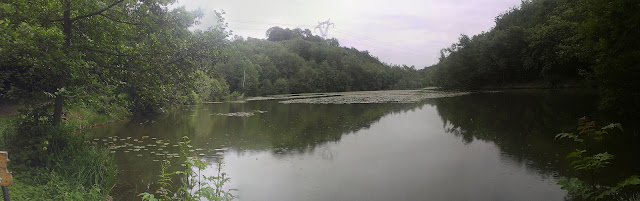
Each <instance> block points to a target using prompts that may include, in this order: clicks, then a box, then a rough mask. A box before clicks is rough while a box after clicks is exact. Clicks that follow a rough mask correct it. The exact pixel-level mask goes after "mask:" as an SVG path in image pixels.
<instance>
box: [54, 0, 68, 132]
mask: <svg viewBox="0 0 640 201" xmlns="http://www.w3.org/2000/svg"><path fill="white" fill-rule="evenodd" d="M64 6H65V10H64V16H63V21H62V31H63V33H64V47H63V48H64V49H63V50H64V53H65V54H66V56H67V58H69V48H70V47H71V34H72V33H71V23H72V22H71V1H70V0H65V1H64ZM62 65H68V63H63V64H62ZM58 74H59V75H60V76H59V77H58V79H59V80H58V84H57V85H58V86H57V88H58V93H57V94H56V100H55V102H54V108H53V125H54V126H58V125H60V122H61V121H62V105H64V95H63V94H62V93H63V91H62V90H61V89H62V88H64V85H65V83H66V78H67V77H66V76H67V69H65V66H61V67H60V69H59V71H58Z"/></svg>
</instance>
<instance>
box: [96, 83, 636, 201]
mask: <svg viewBox="0 0 640 201" xmlns="http://www.w3.org/2000/svg"><path fill="white" fill-rule="evenodd" d="M596 106H597V102H596V97H595V96H594V95H593V93H589V92H575V91H574V92H567V91H543V90H527V91H511V92H501V93H480V94H472V95H467V96H461V97H453V98H443V99H433V100H428V101H425V102H421V103H415V104H347V105H311V104H279V103H277V102H276V101H251V102H247V103H222V104H202V105H196V106H185V107H182V108H180V109H178V110H176V111H172V112H170V113H168V114H167V115H165V116H162V117H157V118H152V119H145V120H134V121H131V122H121V123H117V124H113V125H109V126H107V127H103V128H98V129H95V131H94V132H95V133H94V134H93V135H95V138H96V140H95V141H96V142H98V144H101V145H102V144H106V145H113V144H116V145H124V147H123V148H119V149H115V150H114V151H115V156H116V160H117V164H118V168H119V170H120V171H121V172H120V175H119V178H120V184H119V185H118V186H117V187H116V189H115V191H116V192H118V193H119V194H121V195H120V196H121V197H120V198H119V199H122V200H129V199H134V198H135V195H136V194H137V193H139V192H153V191H155V188H157V186H156V185H155V180H157V175H158V174H159V172H160V162H158V161H159V160H162V159H165V158H167V155H166V154H169V155H170V156H169V158H170V159H171V161H172V164H173V166H172V168H174V169H179V168H180V166H179V165H178V164H180V160H179V159H177V158H173V157H171V154H173V153H177V152H178V148H177V147H175V146H174V145H175V144H176V143H177V142H178V141H180V140H181V138H182V136H189V137H190V138H191V140H192V145H193V146H194V147H193V149H192V151H193V152H191V153H193V154H194V155H195V154H197V155H201V156H202V158H203V159H205V160H207V161H209V162H212V163H213V164H214V165H213V166H211V167H210V168H208V169H207V171H206V174H209V175H214V174H217V173H218V167H217V165H215V163H216V159H218V158H222V159H221V162H222V168H221V169H222V171H223V172H226V173H227V174H228V176H229V177H230V178H231V182H230V183H228V184H227V185H226V188H235V189H239V191H238V192H236V194H237V195H238V196H239V197H240V200H274V201H276V200H319V201H325V200H564V199H565V197H566V195H567V193H566V192H565V191H564V190H562V189H560V187H559V186H558V185H557V184H556V182H557V180H558V178H559V177H560V176H574V175H572V174H571V173H570V172H569V171H567V170H568V169H569V168H568V164H567V162H566V161H565V160H564V158H565V155H566V154H567V153H568V152H570V150H572V149H573V148H572V147H571V146H569V145H567V144H564V143H563V142H559V141H555V140H554V136H555V134H556V133H558V132H561V131H571V129H573V128H575V125H576V120H577V119H578V118H580V117H582V116H585V115H589V116H591V115H594V114H593V110H594V108H595V107H596ZM256 110H260V111H266V112H264V113H259V112H256V115H254V116H251V117H227V116H221V115H217V114H218V113H229V112H251V111H256ZM143 136H144V137H143ZM147 136H149V137H147ZM127 137H130V138H129V139H127ZM158 140H161V141H160V142H157V141H158ZM630 163H634V162H630ZM634 164H637V162H635V163H634ZM627 165H629V163H627ZM614 168H615V167H614ZM623 172H624V171H623Z"/></svg>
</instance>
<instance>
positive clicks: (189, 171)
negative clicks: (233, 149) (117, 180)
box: [139, 136, 236, 201]
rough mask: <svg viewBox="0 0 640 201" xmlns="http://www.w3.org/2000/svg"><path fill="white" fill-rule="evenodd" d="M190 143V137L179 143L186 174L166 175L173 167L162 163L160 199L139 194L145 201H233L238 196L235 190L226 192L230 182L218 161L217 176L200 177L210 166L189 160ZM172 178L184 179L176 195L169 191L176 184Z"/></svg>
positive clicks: (174, 173) (196, 158)
mask: <svg viewBox="0 0 640 201" xmlns="http://www.w3.org/2000/svg"><path fill="white" fill-rule="evenodd" d="M191 147H192V146H191V140H190V139H189V137H187V136H184V137H183V141H182V142H180V150H181V155H182V157H184V160H185V166H184V168H185V169H184V171H175V172H167V170H168V168H169V166H170V165H171V163H170V162H169V161H168V160H165V161H163V163H162V172H161V174H160V176H159V177H160V179H158V183H159V184H160V186H161V187H160V188H159V189H158V190H157V191H156V193H157V195H158V198H156V197H155V195H154V194H151V193H148V192H145V193H141V194H139V196H140V197H141V198H142V200H146V201H156V200H194V201H195V200H216V201H227V200H233V199H235V198H236V196H235V195H234V194H233V193H232V191H235V189H229V190H226V191H225V190H223V189H222V188H223V186H224V184H225V183H228V182H229V178H228V177H226V173H224V172H221V169H220V168H221V167H222V162H221V160H220V159H219V160H218V175H217V176H206V175H203V174H201V171H203V170H205V169H206V168H207V167H208V166H209V165H211V164H209V163H207V162H205V161H203V160H201V159H200V158H199V157H198V156H190V155H191V154H190V152H189V151H188V150H189V149H190V148H191ZM172 175H179V176H181V177H185V178H184V179H181V182H182V183H181V185H180V186H179V188H178V190H176V192H171V191H170V190H169V188H170V187H171V184H172V183H173V182H172V180H171V178H170V177H171V176H172Z"/></svg>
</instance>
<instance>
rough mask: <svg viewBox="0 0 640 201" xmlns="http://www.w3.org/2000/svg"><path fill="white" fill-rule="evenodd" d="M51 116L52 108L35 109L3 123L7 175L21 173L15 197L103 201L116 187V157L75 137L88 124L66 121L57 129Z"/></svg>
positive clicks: (0, 130)
mask: <svg viewBox="0 0 640 201" xmlns="http://www.w3.org/2000/svg"><path fill="white" fill-rule="evenodd" d="M50 113H51V111H50V108H46V107H41V108H31V109H28V110H23V111H20V113H19V114H18V115H16V116H13V117H8V118H3V119H2V120H0V121H1V122H2V123H3V124H2V126H0V137H2V142H0V149H1V150H7V151H9V156H10V158H11V160H12V161H11V163H10V164H9V170H11V171H13V172H16V173H17V174H16V177H15V179H14V181H15V185H14V186H12V187H11V192H12V193H11V197H12V198H13V200H105V198H106V197H107V195H108V194H109V192H110V190H111V188H112V187H113V186H114V183H115V175H116V167H115V164H114V160H113V157H112V156H111V155H110V154H109V151H108V150H106V149H101V148H97V147H95V146H93V145H90V144H88V143H85V139H84V135H83V133H77V129H78V125H81V124H80V123H82V124H90V122H84V121H76V122H72V121H69V120H67V121H65V123H63V124H62V125H60V126H56V127H54V126H51V125H52V124H51V116H50V115H49V114H50ZM87 113H90V112H87ZM98 116H100V115H96V116H94V117H92V118H91V119H93V120H95V119H98V118H97V117H98Z"/></svg>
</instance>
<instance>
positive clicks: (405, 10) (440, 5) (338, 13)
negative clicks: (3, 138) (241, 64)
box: [178, 0, 520, 68]
mask: <svg viewBox="0 0 640 201" xmlns="http://www.w3.org/2000/svg"><path fill="white" fill-rule="evenodd" d="M178 4H179V5H182V6H185V7H186V8H187V9H197V8H202V9H204V10H205V12H207V13H211V12H212V11H213V10H217V11H221V10H224V11H225V12H226V15H224V17H225V18H226V21H227V22H228V24H229V28H230V29H231V30H233V33H234V35H241V36H243V37H254V38H265V31H266V30H267V29H268V28H270V27H272V26H280V27H286V28H296V27H300V28H303V29H304V28H307V29H310V30H313V28H314V27H315V26H316V25H317V23H318V22H319V21H325V20H327V19H329V18H331V21H332V22H333V23H335V29H332V28H330V30H329V36H330V37H335V38H337V39H338V40H339V41H340V43H341V45H344V46H348V47H356V48H358V49H360V50H368V51H369V52H370V53H371V54H372V55H374V56H377V57H378V58H380V59H381V60H382V61H383V62H386V63H393V64H407V65H415V66H416V67H417V68H422V67H426V66H429V65H432V64H435V63H436V62H437V60H438V57H439V56H440V53H439V51H440V49H442V48H444V47H448V46H449V45H450V44H451V43H454V42H456V40H457V38H458V37H459V36H460V34H463V33H464V34H467V35H475V34H479V33H481V32H482V31H487V30H489V29H490V28H491V27H492V26H493V25H494V19H495V17H496V16H497V15H499V14H500V13H503V12H505V11H507V10H508V9H510V8H512V7H514V6H517V5H519V4H520V0H483V1H479V0H447V1H442V0H393V1H388V0H368V1H353V0H352V1H349V0H324V1H315V0H313V1H312V0H270V1H249V0H217V1H211V0H180V1H178ZM214 22H215V19H214V18H213V15H211V14H207V15H206V16H205V17H204V18H203V19H202V20H201V24H200V25H198V27H197V28H200V29H206V28H207V27H209V26H211V25H213V23H214Z"/></svg>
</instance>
